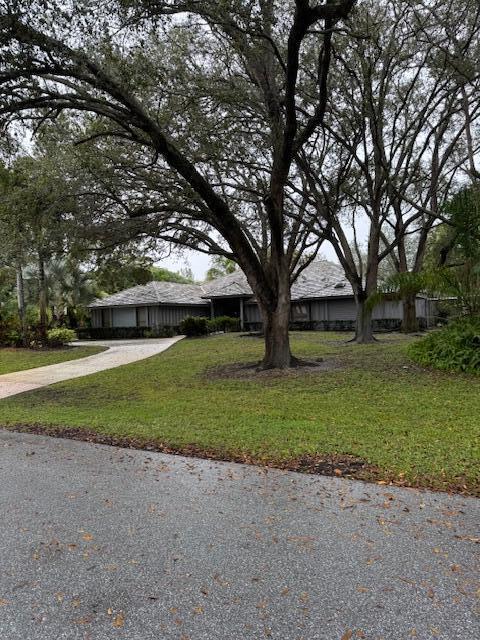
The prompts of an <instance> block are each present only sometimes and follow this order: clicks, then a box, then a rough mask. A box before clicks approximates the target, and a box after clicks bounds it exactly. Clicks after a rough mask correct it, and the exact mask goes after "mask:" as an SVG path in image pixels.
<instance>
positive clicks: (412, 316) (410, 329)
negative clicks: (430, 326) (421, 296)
mask: <svg viewBox="0 0 480 640" xmlns="http://www.w3.org/2000/svg"><path fill="white" fill-rule="evenodd" d="M416 301H417V299H416V296H407V297H406V298H404V299H403V300H402V307H403V318H402V327H401V330H402V331H403V332H404V333H415V332H416V331H418V329H419V325H418V318H417V305H416Z"/></svg>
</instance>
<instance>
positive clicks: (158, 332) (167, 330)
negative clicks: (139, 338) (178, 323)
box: [144, 326, 176, 338]
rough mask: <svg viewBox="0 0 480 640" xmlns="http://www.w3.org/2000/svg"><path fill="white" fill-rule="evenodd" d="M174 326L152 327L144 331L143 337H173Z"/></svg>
mask: <svg viewBox="0 0 480 640" xmlns="http://www.w3.org/2000/svg"><path fill="white" fill-rule="evenodd" d="M175 333H176V332H175V327H170V326H164V327H152V328H151V329H147V330H146V331H145V333H144V337H145V338H173V336H174V335H175Z"/></svg>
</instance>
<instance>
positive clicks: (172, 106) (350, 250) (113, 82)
mask: <svg viewBox="0 0 480 640" xmlns="http://www.w3.org/2000/svg"><path fill="white" fill-rule="evenodd" d="M99 5H100V3H94V2H91V1H90V0H80V1H79V2H75V3H65V2H64V1H63V0H62V1H60V0H33V1H28V2H26V1H22V0H0V118H1V119H2V123H3V126H4V129H5V131H10V132H11V131H13V132H18V131H19V130H21V128H22V127H25V126H28V127H29V128H30V130H33V131H35V133H36V135H41V134H40V133H39V132H41V131H42V130H44V129H45V128H48V130H49V131H50V132H51V133H50V140H49V144H50V145H51V147H50V148H55V149H56V153H58V149H60V150H61V151H62V153H64V155H65V175H72V176H73V177H72V183H74V182H75V181H77V183H78V184H81V185H82V187H81V189H77V193H78V197H77V198H75V203H74V207H73V208H72V211H70V212H68V209H69V207H68V206H67V200H65V202H63V203H62V208H63V209H64V215H65V217H67V218H68V219H69V221H70V223H71V224H72V225H78V224H80V223H81V224H82V225H83V226H84V227H85V228H87V229H88V230H89V233H91V234H93V236H94V237H96V238H97V239H98V238H99V237H103V238H105V237H106V238H108V239H109V241H110V242H111V243H112V245H115V244H117V245H119V246H121V244H122V242H125V239H126V238H131V237H135V238H136V239H137V241H138V240H139V239H140V240H141V241H144V242H148V241H149V240H153V241H155V242H166V243H168V244H173V245H177V246H181V247H188V248H192V249H195V250H196V251H201V252H204V253H207V254H210V255H216V256H219V257H220V258H222V259H224V260H227V261H233V262H234V263H236V264H237V265H238V266H239V267H240V268H241V269H242V270H243V271H244V273H245V275H246V277H247V279H248V282H249V284H250V286H251V288H252V290H253V292H254V294H255V297H256V300H257V302H258V305H259V308H260V311H261V314H262V318H263V326H264V332H265V356H264V360H263V366H264V367H267V368H268V367H288V366H290V365H292V364H295V358H294V356H293V355H292V354H291V351H290V344H289V338H288V324H289V318H290V288H291V285H292V283H293V282H294V281H295V279H296V278H297V277H298V276H299V274H300V273H301V272H302V270H303V269H305V268H306V267H307V266H308V264H310V263H311V261H313V260H314V259H315V258H316V256H317V255H318V254H319V252H320V251H321V250H322V246H324V244H325V243H329V244H330V245H331V246H332V247H333V249H334V251H335V254H336V256H337V259H338V261H339V262H340V263H341V265H342V266H343V268H344V270H345V274H346V276H347V278H348V280H349V282H350V283H351V285H352V288H353V291H354V295H355V300H356V303H357V309H358V317H357V330H356V341H357V342H369V341H371V340H373V334H372V322H371V320H372V306H371V304H369V300H371V299H372V298H373V297H374V296H375V294H376V293H377V291H378V289H379V280H380V277H381V271H382V268H383V266H384V265H385V264H387V263H388V264H389V265H390V267H391V268H393V269H394V270H395V272H396V273H397V274H399V276H400V277H403V278H404V279H405V274H413V276H414V277H416V276H418V274H420V273H422V272H423V270H424V267H425V261H426V259H427V257H428V255H429V243H430V241H431V239H432V237H434V236H436V234H437V228H439V227H441V226H445V225H449V224H450V223H451V220H450V217H449V214H448V211H447V203H448V202H449V201H450V200H451V199H452V197H453V196H454V194H455V193H456V192H457V191H459V190H460V189H461V188H465V185H475V183H476V182H478V179H479V172H478V169H477V154H478V118H479V115H480V98H479V96H480V92H479V90H478V89H479V86H478V83H479V70H478V64H477V61H478V59H479V53H480V52H479V37H478V36H479V28H480V18H479V12H480V8H479V6H478V3H477V2H475V1H474V0H470V1H469V0H462V1H460V0H441V1H440V2H437V3H435V5H434V6H433V4H432V3H419V2H414V1H413V0H400V1H399V2H393V1H391V0H380V1H379V2H374V1H373V0H359V1H358V2H354V1H353V0H336V1H335V0H334V1H328V2H325V3H317V2H312V1H309V0H295V1H289V2H279V1H277V0H247V1H243V2H238V1H237V0H222V1H220V2H219V1H215V2H214V1H212V0H195V1H194V0H178V1H177V0H166V1H156V2H152V1H151V0H112V1H111V2H107V3H102V4H101V6H99ZM52 145H53V146H52ZM73 149H75V152H74V151H73ZM472 188H474V187H472ZM36 202H37V204H38V202H39V201H38V200H37V201H36ZM79 202H80V206H79V204H78V203H79ZM361 236H365V237H366V238H367V246H366V250H365V251H364V250H363V247H362V238H361ZM50 241H53V242H54V241H55V239H54V237H52V238H49V239H48V242H50ZM417 281H418V279H417ZM403 306H404V322H405V329H413V328H415V326H416V317H415V296H414V294H413V293H412V290H411V289H410V291H409V293H408V294H405V295H404V296H403Z"/></svg>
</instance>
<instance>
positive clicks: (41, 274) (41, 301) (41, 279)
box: [38, 253, 48, 342]
mask: <svg viewBox="0 0 480 640" xmlns="http://www.w3.org/2000/svg"><path fill="white" fill-rule="evenodd" d="M47 304H48V301H47V283H46V279H45V261H44V259H43V256H42V254H41V253H39V254H38V309H39V315H40V322H39V325H38V332H39V334H40V338H41V340H42V341H43V342H46V341H47V322H48V315H47Z"/></svg>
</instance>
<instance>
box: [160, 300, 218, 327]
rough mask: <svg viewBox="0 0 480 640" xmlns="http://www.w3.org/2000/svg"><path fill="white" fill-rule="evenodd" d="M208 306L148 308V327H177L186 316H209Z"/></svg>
mask: <svg viewBox="0 0 480 640" xmlns="http://www.w3.org/2000/svg"><path fill="white" fill-rule="evenodd" d="M209 315H210V306H209V305H205V307H186V306H185V307H183V306H178V307H168V306H158V307H149V308H148V324H149V326H150V327H178V325H179V324H180V322H181V321H182V320H183V319H184V318H186V317H187V316H209Z"/></svg>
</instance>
